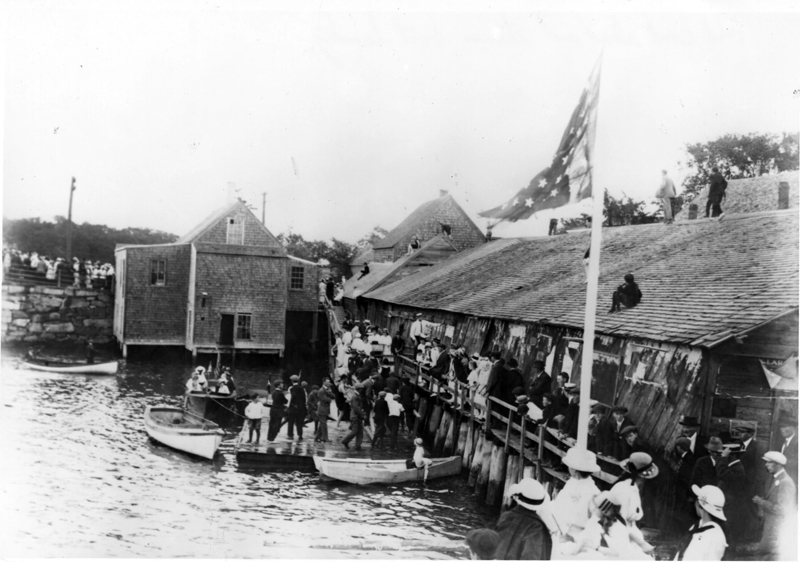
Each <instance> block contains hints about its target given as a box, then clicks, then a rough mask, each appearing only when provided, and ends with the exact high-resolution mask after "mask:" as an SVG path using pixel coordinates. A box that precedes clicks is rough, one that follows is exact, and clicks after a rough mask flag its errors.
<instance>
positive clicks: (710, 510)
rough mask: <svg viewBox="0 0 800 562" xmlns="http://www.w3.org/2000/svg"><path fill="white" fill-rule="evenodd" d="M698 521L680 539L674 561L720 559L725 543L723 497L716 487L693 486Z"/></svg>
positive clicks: (726, 544) (723, 553) (726, 543)
mask: <svg viewBox="0 0 800 562" xmlns="http://www.w3.org/2000/svg"><path fill="white" fill-rule="evenodd" d="M692 492H693V493H694V494H695V495H696V496H697V500H695V512H696V513H697V516H698V517H699V518H700V521H697V522H696V523H694V524H693V525H692V526H691V527H690V528H689V531H688V533H687V534H686V535H685V536H684V537H683V539H682V540H681V542H680V544H679V546H678V553H677V554H676V556H675V560H722V557H723V556H724V555H725V549H726V548H727V547H728V542H727V539H726V536H725V535H726V533H725V521H726V518H725V513H724V512H723V508H724V507H725V494H724V493H723V492H722V490H720V489H719V488H717V487H716V486H703V487H702V488H700V487H698V486H692Z"/></svg>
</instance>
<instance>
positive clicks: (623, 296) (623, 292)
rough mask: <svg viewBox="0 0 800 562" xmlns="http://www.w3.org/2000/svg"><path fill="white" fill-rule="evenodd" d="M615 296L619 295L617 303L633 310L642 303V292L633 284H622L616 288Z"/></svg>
mask: <svg viewBox="0 0 800 562" xmlns="http://www.w3.org/2000/svg"><path fill="white" fill-rule="evenodd" d="M617 294H618V295H619V302H620V303H622V304H623V305H624V306H626V307H628V308H633V307H634V306H636V305H637V304H639V303H640V302H641V301H642V291H640V290H639V285H637V284H636V283H635V282H634V283H627V282H626V283H623V284H622V285H620V286H619V287H617Z"/></svg>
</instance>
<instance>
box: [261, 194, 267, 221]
mask: <svg viewBox="0 0 800 562" xmlns="http://www.w3.org/2000/svg"><path fill="white" fill-rule="evenodd" d="M266 209H267V192H266V191H262V192H261V224H263V225H266V223H265V222H264V213H265V211H266Z"/></svg>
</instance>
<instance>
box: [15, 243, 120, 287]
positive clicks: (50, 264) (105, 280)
mask: <svg viewBox="0 0 800 562" xmlns="http://www.w3.org/2000/svg"><path fill="white" fill-rule="evenodd" d="M12 268H15V269H16V270H17V271H19V270H22V271H24V272H26V273H28V274H30V275H32V276H39V277H41V278H42V279H44V280H46V281H56V280H58V279H59V278H60V279H61V282H62V284H64V285H72V286H73V287H81V288H86V289H108V290H113V288H114V276H115V271H114V266H113V265H111V264H110V263H104V264H101V263H100V262H99V261H95V262H92V261H91V260H80V259H78V258H77V257H75V258H72V263H71V264H70V263H68V262H67V261H66V260H65V259H64V258H60V257H57V258H51V257H50V256H47V255H39V253H38V252H21V251H19V250H16V249H13V248H3V272H4V273H6V274H8V273H9V272H10V271H11V270H12Z"/></svg>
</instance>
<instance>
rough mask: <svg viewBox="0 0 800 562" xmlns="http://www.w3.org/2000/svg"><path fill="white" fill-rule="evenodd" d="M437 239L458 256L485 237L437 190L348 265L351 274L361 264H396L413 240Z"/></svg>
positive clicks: (478, 243)
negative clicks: (444, 239)
mask: <svg viewBox="0 0 800 562" xmlns="http://www.w3.org/2000/svg"><path fill="white" fill-rule="evenodd" d="M439 235H444V236H446V237H447V238H448V239H449V241H450V243H451V244H452V245H453V247H454V248H455V249H456V250H457V251H459V252H460V251H462V250H466V249H467V248H473V247H475V246H478V245H480V244H483V243H484V242H485V241H486V237H485V236H484V235H483V233H482V232H481V231H480V229H479V228H478V227H477V226H476V225H475V223H474V222H473V221H472V219H471V218H469V215H467V213H466V212H465V211H464V209H462V208H461V205H459V204H458V202H457V201H456V200H455V198H454V197H453V196H452V195H450V194H449V193H448V192H447V191H446V190H440V191H439V197H437V198H436V199H433V200H431V201H427V202H425V203H423V204H422V205H420V206H419V207H417V208H416V209H415V210H414V212H412V213H411V214H410V215H408V216H407V217H406V218H405V219H404V220H403V222H401V223H400V224H399V225H397V226H396V227H395V228H394V229H392V230H391V232H389V234H387V235H386V236H384V237H383V238H382V239H381V240H378V241H377V242H376V243H375V244H374V245H373V246H372V248H371V249H370V250H367V251H366V252H363V253H362V254H361V255H359V256H356V258H355V259H353V261H351V262H350V264H351V266H352V270H353V272H354V273H355V272H356V271H357V270H358V269H360V268H361V267H362V266H363V265H364V264H365V263H371V262H373V261H376V262H393V261H397V260H399V259H400V258H401V257H403V256H404V255H406V254H407V253H408V245H409V244H410V243H411V241H412V240H413V239H414V237H415V236H416V237H417V238H418V239H419V241H420V242H422V243H424V242H427V241H428V240H431V239H432V238H435V237H436V236H439ZM356 275H358V273H356Z"/></svg>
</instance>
